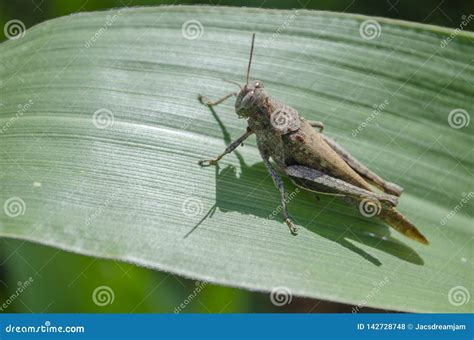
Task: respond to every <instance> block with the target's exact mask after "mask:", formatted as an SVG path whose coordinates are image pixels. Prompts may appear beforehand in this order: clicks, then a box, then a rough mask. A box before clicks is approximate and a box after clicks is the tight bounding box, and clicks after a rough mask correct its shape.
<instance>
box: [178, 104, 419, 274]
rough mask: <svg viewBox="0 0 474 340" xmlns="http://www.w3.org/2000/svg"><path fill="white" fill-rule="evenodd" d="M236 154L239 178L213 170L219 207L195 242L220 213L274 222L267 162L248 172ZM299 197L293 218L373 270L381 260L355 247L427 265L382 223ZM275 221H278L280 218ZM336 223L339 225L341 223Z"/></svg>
mask: <svg viewBox="0 0 474 340" xmlns="http://www.w3.org/2000/svg"><path fill="white" fill-rule="evenodd" d="M209 110H210V112H211V113H212V115H213V117H214V118H215V120H216V121H217V123H218V125H219V127H220V129H221V131H222V134H223V139H224V142H225V144H226V145H228V144H229V143H230V142H231V140H232V139H231V136H230V134H229V132H228V131H227V129H226V127H225V125H224V124H223V122H222V120H221V119H220V118H219V116H218V115H217V113H216V112H215V110H214V108H212V107H209ZM233 154H234V155H235V156H236V157H237V159H238V160H239V165H240V169H239V170H240V171H239V173H240V174H239V175H238V172H237V168H236V167H234V166H230V165H229V166H226V167H225V168H221V167H220V166H219V164H217V165H216V166H215V187H216V203H215V204H214V205H213V206H212V207H211V208H210V209H209V211H208V212H207V213H206V214H205V215H204V216H203V218H202V219H201V220H200V221H199V222H198V223H196V225H195V226H194V227H193V228H192V229H191V230H190V231H189V232H188V233H187V234H186V235H185V236H184V238H187V237H189V236H191V234H192V233H193V232H194V231H195V230H196V229H197V228H198V227H199V226H200V225H201V224H202V223H203V222H204V221H205V220H206V219H207V218H212V216H213V215H214V213H215V212H216V211H217V210H219V211H220V212H222V213H227V212H239V213H241V214H248V215H253V216H257V217H260V218H264V219H265V221H269V222H271V221H272V220H271V219H268V218H269V216H270V214H271V213H272V211H274V210H275V204H274V203H273V202H275V199H276V197H277V196H278V193H277V192H275V187H274V184H273V182H272V180H271V178H270V177H269V176H268V173H267V170H266V167H265V165H264V164H263V162H258V163H256V164H254V165H252V166H249V165H247V164H246V162H245V160H244V158H243V157H242V155H241V154H240V153H239V152H238V151H234V152H233ZM255 178H262V180H261V181H259V183H255ZM284 182H285V186H286V187H287V188H288V192H294V191H295V190H296V189H297V187H296V186H295V185H294V184H293V183H291V182H290V181H289V180H287V179H284ZM252 184H253V185H252ZM256 184H258V190H255V187H254V185H256ZM243 188H246V190H243ZM268 196H271V197H268ZM297 196H298V197H296V198H295V199H294V201H295V202H291V203H293V204H294V206H293V208H292V209H291V215H292V217H293V219H294V220H295V221H300V222H302V223H301V225H304V226H305V228H306V229H307V230H309V231H311V232H314V233H316V234H318V235H319V236H322V237H324V238H326V239H328V240H330V241H332V242H335V243H338V244H339V245H341V246H343V247H344V248H346V249H348V250H350V251H352V252H354V253H356V254H358V255H359V256H361V257H362V258H364V259H365V260H367V261H369V262H370V263H372V264H373V265H375V266H381V265H382V263H381V262H380V260H379V259H377V258H376V257H375V256H373V255H371V254H369V253H368V252H366V251H365V250H363V249H362V248H360V247H358V246H357V245H356V244H355V243H354V242H357V243H361V244H364V245H366V246H369V247H372V248H375V249H378V250H381V251H384V252H385V253H388V254H391V255H393V256H396V257H398V258H399V259H401V260H403V261H406V262H409V263H412V264H416V265H423V264H424V261H423V259H422V258H421V257H420V256H419V255H418V253H417V252H416V251H415V250H413V249H412V248H410V247H409V246H407V245H406V244H404V243H402V242H401V241H399V240H397V239H395V238H393V237H391V236H390V231H389V229H388V227H386V226H385V225H383V224H382V223H381V222H378V221H377V222H376V221H375V220H370V221H373V223H372V224H370V226H364V227H360V226H359V225H360V224H361V223H360V222H362V223H363V224H365V223H364V222H367V223H370V222H369V221H367V220H368V219H367V218H364V217H363V216H361V215H360V214H358V210H356V209H354V208H353V207H351V206H347V205H346V204H344V202H342V200H341V199H340V198H338V197H333V196H325V195H322V196H319V195H318V196H317V197H318V202H317V203H316V202H315V200H316V195H315V194H314V193H311V192H304V191H303V190H301V191H300V193H298V195H297ZM291 203H290V204H291ZM296 206H297V207H296ZM266 212H268V213H266ZM348 214H350V215H353V217H354V220H355V221H357V222H359V223H356V225H347V220H344V221H343V220H342V219H344V218H346V216H347V215H348ZM275 220H276V221H279V219H278V217H277V218H275ZM315 221H317V222H315ZM329 221H331V222H330V224H331V225H328V222H329ZM338 221H340V222H339V223H338ZM334 224H336V225H334Z"/></svg>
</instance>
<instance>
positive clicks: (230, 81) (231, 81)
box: [222, 79, 243, 90]
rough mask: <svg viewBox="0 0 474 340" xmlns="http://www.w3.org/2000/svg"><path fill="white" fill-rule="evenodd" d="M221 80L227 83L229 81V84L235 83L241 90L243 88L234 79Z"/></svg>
mask: <svg viewBox="0 0 474 340" xmlns="http://www.w3.org/2000/svg"><path fill="white" fill-rule="evenodd" d="M222 80H223V81H225V82H227V83H231V84H234V85H237V86H238V87H239V88H240V89H241V90H243V88H242V86H241V85H240V84H239V83H238V82H236V81H233V80H228V79H222Z"/></svg>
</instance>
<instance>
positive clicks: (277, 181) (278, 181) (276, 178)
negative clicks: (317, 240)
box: [260, 150, 298, 235]
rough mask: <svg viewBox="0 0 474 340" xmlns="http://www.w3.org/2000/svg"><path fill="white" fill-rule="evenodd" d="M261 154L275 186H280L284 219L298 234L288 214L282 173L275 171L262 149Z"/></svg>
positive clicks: (293, 231)
mask: <svg viewBox="0 0 474 340" xmlns="http://www.w3.org/2000/svg"><path fill="white" fill-rule="evenodd" d="M260 155H261V156H262V159H263V163H264V164H265V166H266V168H267V170H268V172H269V173H270V176H271V177H272V179H273V183H275V186H276V187H277V188H278V191H279V192H280V196H281V206H282V214H283V219H284V220H285V223H286V225H287V226H288V228H289V229H290V232H291V233H292V234H293V235H296V234H298V228H297V227H296V225H295V224H294V223H293V221H292V220H291V219H290V216H289V215H288V208H287V206H286V193H285V186H284V185H283V181H282V179H281V177H280V175H278V173H277V172H276V171H275V169H274V168H273V166H272V164H271V163H270V160H269V157H268V156H267V155H266V154H265V153H264V152H262V150H260Z"/></svg>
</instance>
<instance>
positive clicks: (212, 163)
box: [198, 129, 253, 166]
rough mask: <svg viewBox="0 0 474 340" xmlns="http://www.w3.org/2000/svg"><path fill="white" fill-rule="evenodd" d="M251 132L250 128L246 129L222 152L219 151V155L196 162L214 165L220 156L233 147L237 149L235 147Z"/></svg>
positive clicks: (203, 164)
mask: <svg viewBox="0 0 474 340" xmlns="http://www.w3.org/2000/svg"><path fill="white" fill-rule="evenodd" d="M252 133H253V131H252V130H250V129H247V131H246V132H245V133H244V134H243V135H242V136H240V137H239V138H237V139H236V140H235V141H233V142H232V143H230V144H229V145H228V146H227V148H226V149H225V150H224V152H223V153H221V154H220V155H219V156H217V157H216V158H214V159H205V160H200V161H199V162H198V164H199V165H200V166H210V165H216V164H217V162H219V161H220V160H221V158H222V157H224V156H225V155H227V154H228V153H231V152H232V151H234V150H235V149H237V147H238V146H239V145H240V144H242V143H243V141H244V140H246V139H247V138H248V137H249V136H250V135H251V134H252Z"/></svg>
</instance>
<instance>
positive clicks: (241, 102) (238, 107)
mask: <svg viewBox="0 0 474 340" xmlns="http://www.w3.org/2000/svg"><path fill="white" fill-rule="evenodd" d="M264 99H265V95H264V90H263V83H262V82H261V81H259V80H254V81H253V82H251V83H249V84H245V85H244V86H243V87H242V88H241V90H240V92H239V94H238V95H237V99H236V100H235V112H237V115H238V116H239V117H240V118H248V117H249V116H250V115H252V114H254V113H256V111H257V109H258V108H259V106H260V105H261V104H262V101H263V100H264Z"/></svg>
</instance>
